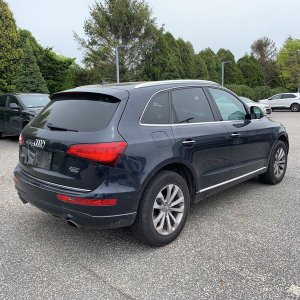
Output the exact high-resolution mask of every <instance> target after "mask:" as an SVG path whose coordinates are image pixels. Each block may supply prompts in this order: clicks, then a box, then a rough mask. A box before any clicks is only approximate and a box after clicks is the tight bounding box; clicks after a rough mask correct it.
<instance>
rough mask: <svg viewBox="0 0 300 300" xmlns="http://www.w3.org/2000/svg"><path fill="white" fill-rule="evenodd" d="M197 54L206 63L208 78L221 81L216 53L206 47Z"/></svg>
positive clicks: (219, 64)
mask: <svg viewBox="0 0 300 300" xmlns="http://www.w3.org/2000/svg"><path fill="white" fill-rule="evenodd" d="M199 56H200V57H201V58H202V59H203V61H204V62H205V64H206V67H207V71H208V78H207V79H208V80H212V81H215V82H220V81H221V61H220V59H219V58H218V57H217V55H216V54H215V53H214V52H213V51H212V50H211V49H210V48H206V49H205V50H202V51H200V52H199Z"/></svg>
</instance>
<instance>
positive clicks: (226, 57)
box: [217, 49, 244, 84]
mask: <svg viewBox="0 0 300 300" xmlns="http://www.w3.org/2000/svg"><path fill="white" fill-rule="evenodd" d="M217 56H218V58H219V60H220V61H221V62H223V61H229V62H230V63H227V64H226V65H225V68H224V81H225V82H224V83H225V84H229V83H230V84H242V83H243V82H244V78H243V73H242V71H241V70H240V69H239V68H238V66H237V65H236V62H235V59H234V55H233V54H232V52H231V51H230V50H226V49H219V51H218V52H217Z"/></svg>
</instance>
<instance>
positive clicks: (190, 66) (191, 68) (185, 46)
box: [177, 39, 196, 78]
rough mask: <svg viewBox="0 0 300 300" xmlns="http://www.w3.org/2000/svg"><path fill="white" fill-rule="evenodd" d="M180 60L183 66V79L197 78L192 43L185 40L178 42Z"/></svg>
mask: <svg viewBox="0 0 300 300" xmlns="http://www.w3.org/2000/svg"><path fill="white" fill-rule="evenodd" d="M177 46H178V48H179V53H180V59H181V64H182V75H181V78H196V68H195V51H194V48H193V45H192V44H191V43H190V42H185V41H184V40H183V39H178V40H177Z"/></svg>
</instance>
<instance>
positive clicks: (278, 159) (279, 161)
mask: <svg viewBox="0 0 300 300" xmlns="http://www.w3.org/2000/svg"><path fill="white" fill-rule="evenodd" d="M285 166H286V155H285V151H284V149H283V148H278V150H277V151H276V154H275V160H274V175H275V177H277V178H280V177H281V176H282V174H283V173H284V170H285Z"/></svg>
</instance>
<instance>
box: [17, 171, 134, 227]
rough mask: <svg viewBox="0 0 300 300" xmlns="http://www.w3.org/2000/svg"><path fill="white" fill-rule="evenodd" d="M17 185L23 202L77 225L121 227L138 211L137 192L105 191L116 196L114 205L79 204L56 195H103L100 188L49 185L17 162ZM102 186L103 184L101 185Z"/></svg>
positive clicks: (109, 195)
mask: <svg viewBox="0 0 300 300" xmlns="http://www.w3.org/2000/svg"><path fill="white" fill-rule="evenodd" d="M14 175H15V178H16V180H15V181H16V183H15V186H16V189H17V191H18V194H19V197H20V199H21V201H22V202H23V203H30V204H32V205H33V206H35V207H37V208H39V209H40V210H42V211H44V212H46V213H50V214H52V215H54V216H56V217H59V218H63V219H65V220H66V221H72V222H74V223H76V224H77V225H78V226H84V227H91V228H97V229H107V228H120V227H126V226H130V225H131V224H133V222H134V220H135V217H136V211H135V210H134V207H136V205H137V204H136V202H137V199H136V198H137V197H136V193H135V192H131V193H129V192H125V193H122V194H120V193H116V194H114V193H111V194H107V193H105V194H104V195H102V196H103V197H104V198H107V197H114V198H117V199H118V203H117V205H116V206H113V207H93V206H85V205H77V204H69V203H65V202H62V201H60V200H58V199H57V197H56V195H57V194H65V195H68V196H72V197H85V198H91V199H93V198H101V194H100V193H99V190H98V189H96V190H95V191H93V192H90V193H88V194H87V193H84V194H82V193H81V194H79V193H72V194H70V191H66V190H65V191H64V190H62V189H60V188H56V187H53V186H47V185H46V184H44V183H41V182H39V181H34V179H33V178H32V177H29V176H26V174H25V173H24V172H23V171H21V169H20V167H19V166H17V167H16V169H15V172H14ZM99 189H101V187H99Z"/></svg>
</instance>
